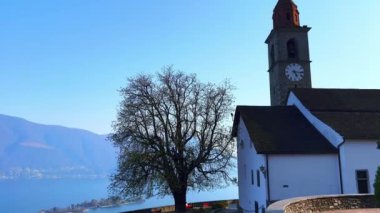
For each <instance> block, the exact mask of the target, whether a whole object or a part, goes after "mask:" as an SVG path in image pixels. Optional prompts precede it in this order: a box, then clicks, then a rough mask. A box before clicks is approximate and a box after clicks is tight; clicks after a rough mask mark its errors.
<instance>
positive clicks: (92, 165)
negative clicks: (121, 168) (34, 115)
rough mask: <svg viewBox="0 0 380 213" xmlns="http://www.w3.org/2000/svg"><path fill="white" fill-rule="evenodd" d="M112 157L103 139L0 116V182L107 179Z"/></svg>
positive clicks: (114, 153)
mask: <svg viewBox="0 0 380 213" xmlns="http://www.w3.org/2000/svg"><path fill="white" fill-rule="evenodd" d="M116 156H117V153H116V149H115V148H114V147H113V145H112V143H111V142H110V141H108V140H107V135H99V134H96V133H93V132H91V131H88V130H83V129H78V128H70V127H64V126H59V125H46V124H38V123H36V122H32V121H28V120H26V119H24V118H19V117H14V116H9V115H3V114H0V179H2V178H3V179H4V178H65V177H76V178H78V177H96V176H107V175H109V174H110V173H111V171H113V170H114V169H115V167H116Z"/></svg>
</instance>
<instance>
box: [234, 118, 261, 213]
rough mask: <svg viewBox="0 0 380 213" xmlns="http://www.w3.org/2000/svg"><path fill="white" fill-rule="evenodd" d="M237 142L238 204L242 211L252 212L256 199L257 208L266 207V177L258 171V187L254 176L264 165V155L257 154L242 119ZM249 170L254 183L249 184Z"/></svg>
mask: <svg viewBox="0 0 380 213" xmlns="http://www.w3.org/2000/svg"><path fill="white" fill-rule="evenodd" d="M241 141H243V143H244V145H243V146H244V148H243V147H242V146H241V144H240V143H241ZM237 143H238V146H237V149H238V150H237V153H238V184H239V201H240V206H241V207H242V208H243V211H244V212H253V211H254V209H255V208H254V207H255V201H257V202H258V203H259V208H266V200H267V191H266V179H265V178H264V176H263V174H262V173H261V172H260V187H258V186H257V177H256V171H257V170H259V168H260V166H265V156H264V155H261V154H257V152H256V150H255V148H254V146H253V143H252V141H251V139H250V137H249V135H248V132H247V129H246V127H245V124H244V122H243V120H242V119H240V122H239V126H238V137H237ZM251 170H253V171H254V185H252V184H251ZM260 212H261V210H260Z"/></svg>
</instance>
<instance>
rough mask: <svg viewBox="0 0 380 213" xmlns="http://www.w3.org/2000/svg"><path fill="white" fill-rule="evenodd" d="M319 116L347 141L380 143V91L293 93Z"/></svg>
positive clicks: (354, 90)
mask: <svg viewBox="0 0 380 213" xmlns="http://www.w3.org/2000/svg"><path fill="white" fill-rule="evenodd" d="M292 92H293V93H294V94H295V95H296V96H297V97H298V99H300V101H301V102H302V104H303V105H304V106H305V107H306V108H308V109H309V110H310V111H311V112H312V113H313V114H314V115H315V116H317V117H318V118H319V119H320V120H322V121H323V122H325V123H326V124H327V125H329V126H331V127H332V128H333V129H335V130H336V131H337V132H338V133H339V134H341V135H342V136H344V137H345V138H346V139H377V140H378V139H380V90H376V89H293V90H292Z"/></svg>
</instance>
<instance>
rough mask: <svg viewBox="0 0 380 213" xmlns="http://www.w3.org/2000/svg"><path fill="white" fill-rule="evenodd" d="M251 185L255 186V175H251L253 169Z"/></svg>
mask: <svg viewBox="0 0 380 213" xmlns="http://www.w3.org/2000/svg"><path fill="white" fill-rule="evenodd" d="M251 184H252V185H255V175H254V173H253V169H251Z"/></svg>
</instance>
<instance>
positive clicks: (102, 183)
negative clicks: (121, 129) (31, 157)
mask: <svg viewBox="0 0 380 213" xmlns="http://www.w3.org/2000/svg"><path fill="white" fill-rule="evenodd" d="M107 186H108V180H107V179H86V180H82V179H69V180H67V179H64V180H62V179H58V180H0V212H4V213H29V212H30V213H36V212H38V211H39V210H41V209H49V208H52V207H66V206H69V205H70V204H76V203H81V202H83V201H89V200H91V199H101V198H106V197H107V196H108V192H107ZM237 197H238V192H237V187H236V186H230V187H228V188H225V189H218V190H215V191H211V192H199V193H195V192H190V193H189V194H188V199H187V200H188V202H197V201H211V200H220V199H236V198H237ZM172 203H173V199H172V198H171V197H165V198H151V199H148V200H145V201H143V202H140V203H137V204H130V205H124V206H120V207H116V208H101V209H96V210H91V211H89V212H91V213H111V212H112V213H113V212H121V211H127V210H135V209H142V208H148V207H155V206H163V205H168V204H172Z"/></svg>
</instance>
